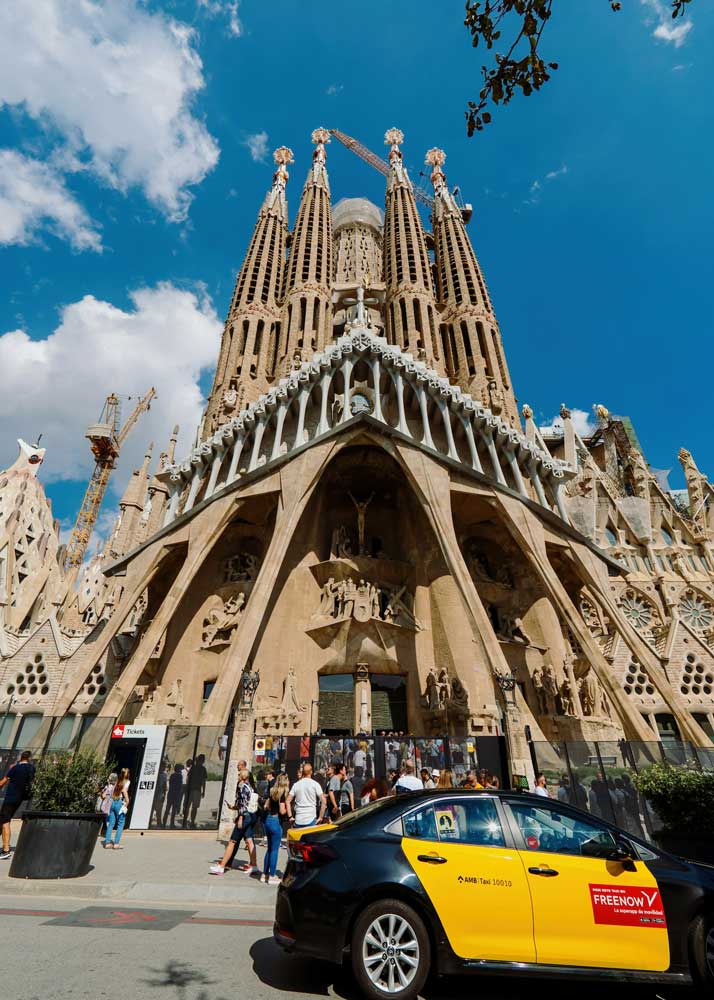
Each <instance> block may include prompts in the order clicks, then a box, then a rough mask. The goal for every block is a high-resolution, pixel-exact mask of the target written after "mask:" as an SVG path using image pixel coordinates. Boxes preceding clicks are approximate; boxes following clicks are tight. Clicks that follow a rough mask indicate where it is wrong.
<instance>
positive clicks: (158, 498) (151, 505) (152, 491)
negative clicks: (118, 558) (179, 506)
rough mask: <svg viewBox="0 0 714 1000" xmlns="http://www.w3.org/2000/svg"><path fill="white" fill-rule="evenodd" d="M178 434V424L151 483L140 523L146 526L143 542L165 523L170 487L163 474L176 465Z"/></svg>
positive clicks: (160, 456) (161, 456)
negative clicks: (175, 455)
mask: <svg viewBox="0 0 714 1000" xmlns="http://www.w3.org/2000/svg"><path fill="white" fill-rule="evenodd" d="M178 432H179V426H178V424H176V425H175V427H174V429H173V432H172V434H171V438H170V439H169V447H168V451H162V452H161V454H160V455H159V462H158V466H157V468H156V471H155V473H154V475H153V477H152V479H151V482H150V483H149V497H148V500H147V502H146V505H145V507H144V511H143V513H142V515H141V518H140V523H141V524H142V525H143V526H144V532H143V537H142V538H141V539H140V540H141V541H144V539H145V538H151V536H152V535H154V534H155V533H156V532H157V531H158V530H159V528H160V527H161V526H162V525H163V523H164V514H165V512H166V504H167V502H168V497H169V487H168V483H167V481H166V477H162V476H161V473H162V472H163V471H164V470H165V469H167V468H168V467H169V466H170V465H173V463H174V454H175V451H176V441H177V439H178Z"/></svg>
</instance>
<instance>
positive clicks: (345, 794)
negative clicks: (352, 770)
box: [339, 764, 355, 816]
mask: <svg viewBox="0 0 714 1000" xmlns="http://www.w3.org/2000/svg"><path fill="white" fill-rule="evenodd" d="M339 777H340V816H346V815H347V813H351V812H354V811H355V789H354V785H353V784H352V779H351V778H349V777H348V775H347V768H346V766H345V765H344V764H343V765H342V766H341V767H340V769H339Z"/></svg>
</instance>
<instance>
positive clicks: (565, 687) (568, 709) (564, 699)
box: [560, 677, 575, 715]
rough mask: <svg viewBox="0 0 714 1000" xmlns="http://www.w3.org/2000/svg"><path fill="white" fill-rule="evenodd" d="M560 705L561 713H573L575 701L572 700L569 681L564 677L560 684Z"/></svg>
mask: <svg viewBox="0 0 714 1000" xmlns="http://www.w3.org/2000/svg"><path fill="white" fill-rule="evenodd" d="M560 707H561V710H562V712H563V715H575V703H574V701H573V689H572V687H571V686H570V681H569V680H568V678H567V677H566V678H565V680H564V681H563V683H562V684H561V685H560Z"/></svg>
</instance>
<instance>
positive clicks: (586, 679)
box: [580, 667, 598, 715]
mask: <svg viewBox="0 0 714 1000" xmlns="http://www.w3.org/2000/svg"><path fill="white" fill-rule="evenodd" d="M597 694H598V690H597V680H596V679H595V675H594V674H593V672H592V669H591V668H590V667H588V670H587V673H585V674H584V675H583V676H582V677H581V678H580V704H581V705H582V706H583V714H584V715H595V714H596V710H597Z"/></svg>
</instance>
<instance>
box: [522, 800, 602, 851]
mask: <svg viewBox="0 0 714 1000" xmlns="http://www.w3.org/2000/svg"><path fill="white" fill-rule="evenodd" d="M509 805H510V807H511V811H512V812H513V815H514V816H515V818H516V822H517V823H518V826H519V828H520V831H521V833H522V834H523V840H524V841H525V845H526V849H527V850H529V851H548V852H551V853H554V854H573V855H576V856H579V857H585V858H606V857H607V856H608V854H609V852H610V851H612V850H614V849H615V847H616V843H615V838H614V836H613V835H612V833H611V832H610V830H608V829H607V827H605V826H600V825H599V824H598V823H592V822H590V821H588V820H581V819H575V818H573V817H572V816H570V815H568V814H567V813H561V812H560V811H559V810H558V809H553V808H546V807H542V808H541V807H540V806H532V805H529V804H528V803H526V802H511V803H509Z"/></svg>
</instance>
